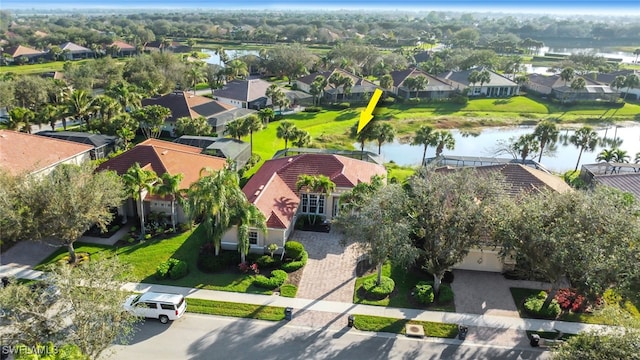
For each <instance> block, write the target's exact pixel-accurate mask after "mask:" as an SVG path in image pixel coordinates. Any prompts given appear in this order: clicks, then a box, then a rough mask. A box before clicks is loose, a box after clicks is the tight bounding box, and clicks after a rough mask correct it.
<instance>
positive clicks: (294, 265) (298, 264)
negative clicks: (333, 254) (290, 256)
mask: <svg viewBox="0 0 640 360" xmlns="http://www.w3.org/2000/svg"><path fill="white" fill-rule="evenodd" d="M307 260H309V254H308V253H307V252H306V251H304V250H303V251H302V255H301V256H300V260H297V261H291V262H288V263H284V264H282V266H281V269H282V270H284V271H286V272H288V273H290V272H294V271H296V270H298V269H301V268H302V267H303V266H305V265H307Z"/></svg>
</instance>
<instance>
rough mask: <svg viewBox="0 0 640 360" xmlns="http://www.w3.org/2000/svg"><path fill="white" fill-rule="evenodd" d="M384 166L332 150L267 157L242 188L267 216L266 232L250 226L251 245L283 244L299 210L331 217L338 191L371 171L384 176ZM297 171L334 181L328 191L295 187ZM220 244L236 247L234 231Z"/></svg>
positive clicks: (258, 247) (336, 206)
mask: <svg viewBox="0 0 640 360" xmlns="http://www.w3.org/2000/svg"><path fill="white" fill-rule="evenodd" d="M386 174H387V171H386V170H385V168H384V166H382V165H379V164H375V163H370V162H366V161H362V160H356V159H352V158H349V157H345V156H341V155H333V154H301V155H295V156H287V157H282V158H277V159H271V160H268V161H266V162H265V163H264V165H262V167H261V168H260V170H258V172H256V173H255V174H254V175H253V177H252V178H251V179H250V180H249V182H247V184H246V185H245V186H244V188H243V189H242V191H243V192H244V193H245V195H246V196H247V199H248V200H249V201H250V202H251V203H252V204H254V205H256V206H257V207H258V209H260V211H261V212H262V213H263V214H264V216H265V218H266V219H267V234H266V235H265V234H263V233H262V232H260V231H258V230H255V229H252V231H251V233H250V237H249V239H250V243H251V248H252V249H253V250H254V251H262V249H264V246H266V245H268V244H271V243H275V244H278V246H281V247H282V246H284V243H285V242H286V241H287V239H288V238H289V235H291V233H292V231H293V228H294V225H295V222H296V218H297V216H298V215H299V214H309V215H319V216H321V217H323V218H326V219H331V218H333V217H334V216H336V215H337V214H338V211H339V207H340V206H339V205H340V204H339V198H340V195H341V194H343V193H344V192H346V191H349V190H351V189H352V188H353V187H354V186H356V185H357V184H359V183H361V182H369V181H370V180H371V177H372V176H374V175H381V176H386ZM300 175H325V176H327V177H328V178H329V179H331V181H333V182H334V183H335V184H336V190H335V191H334V192H332V193H331V194H330V195H328V194H324V193H310V192H307V191H304V190H302V191H298V190H297V189H296V182H297V181H298V177H299V176H300ZM222 243H223V247H225V248H234V249H235V248H236V244H237V231H236V229H235V228H234V229H231V230H230V231H228V232H227V233H226V234H225V235H224V237H223V238H222Z"/></svg>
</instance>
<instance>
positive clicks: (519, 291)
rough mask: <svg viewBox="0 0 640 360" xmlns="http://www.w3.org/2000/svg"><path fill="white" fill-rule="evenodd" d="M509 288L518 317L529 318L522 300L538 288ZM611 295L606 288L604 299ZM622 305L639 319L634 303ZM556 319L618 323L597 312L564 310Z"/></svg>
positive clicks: (605, 323)
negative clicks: (586, 312)
mask: <svg viewBox="0 0 640 360" xmlns="http://www.w3.org/2000/svg"><path fill="white" fill-rule="evenodd" d="M509 290H510V291H511V296H512V297H513V301H514V302H515V304H516V307H517V308H518V314H520V317H522V318H530V316H529V315H528V314H527V313H526V311H525V310H524V306H523V303H524V300H525V299H526V298H527V297H529V296H531V295H535V294H537V293H539V292H540V290H536V289H524V288H510V289H509ZM611 296H612V292H611V290H608V291H607V292H605V295H604V297H605V299H612V297H611ZM607 306H619V305H618V304H615V302H613V301H611V304H607ZM622 306H623V307H624V309H625V310H626V311H628V312H629V313H630V314H631V315H632V316H633V317H635V318H638V319H640V312H639V311H638V308H637V307H636V305H634V304H633V303H631V302H630V301H626V302H624V303H623V304H622ZM558 320H562V321H571V322H580V323H586V324H604V325H618V324H616V323H615V322H613V321H612V319H610V318H607V317H604V316H602V315H599V314H585V313H572V312H566V313H562V314H561V315H560V317H559V318H558Z"/></svg>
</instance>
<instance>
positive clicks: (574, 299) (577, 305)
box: [555, 289, 587, 313]
mask: <svg viewBox="0 0 640 360" xmlns="http://www.w3.org/2000/svg"><path fill="white" fill-rule="evenodd" d="M555 299H556V301H557V302H558V304H559V305H560V308H561V309H562V310H570V311H572V312H574V313H576V312H582V311H583V310H584V307H585V305H587V303H586V298H585V297H584V296H582V295H581V294H578V293H577V292H576V290H575V289H560V290H558V292H557V293H556V296H555Z"/></svg>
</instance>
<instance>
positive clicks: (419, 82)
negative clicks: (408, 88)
mask: <svg viewBox="0 0 640 360" xmlns="http://www.w3.org/2000/svg"><path fill="white" fill-rule="evenodd" d="M428 84H429V79H427V78H426V77H425V76H423V75H418V76H416V77H414V84H413V86H414V89H416V97H420V90H424V89H425V88H426V87H427V85H428Z"/></svg>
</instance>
